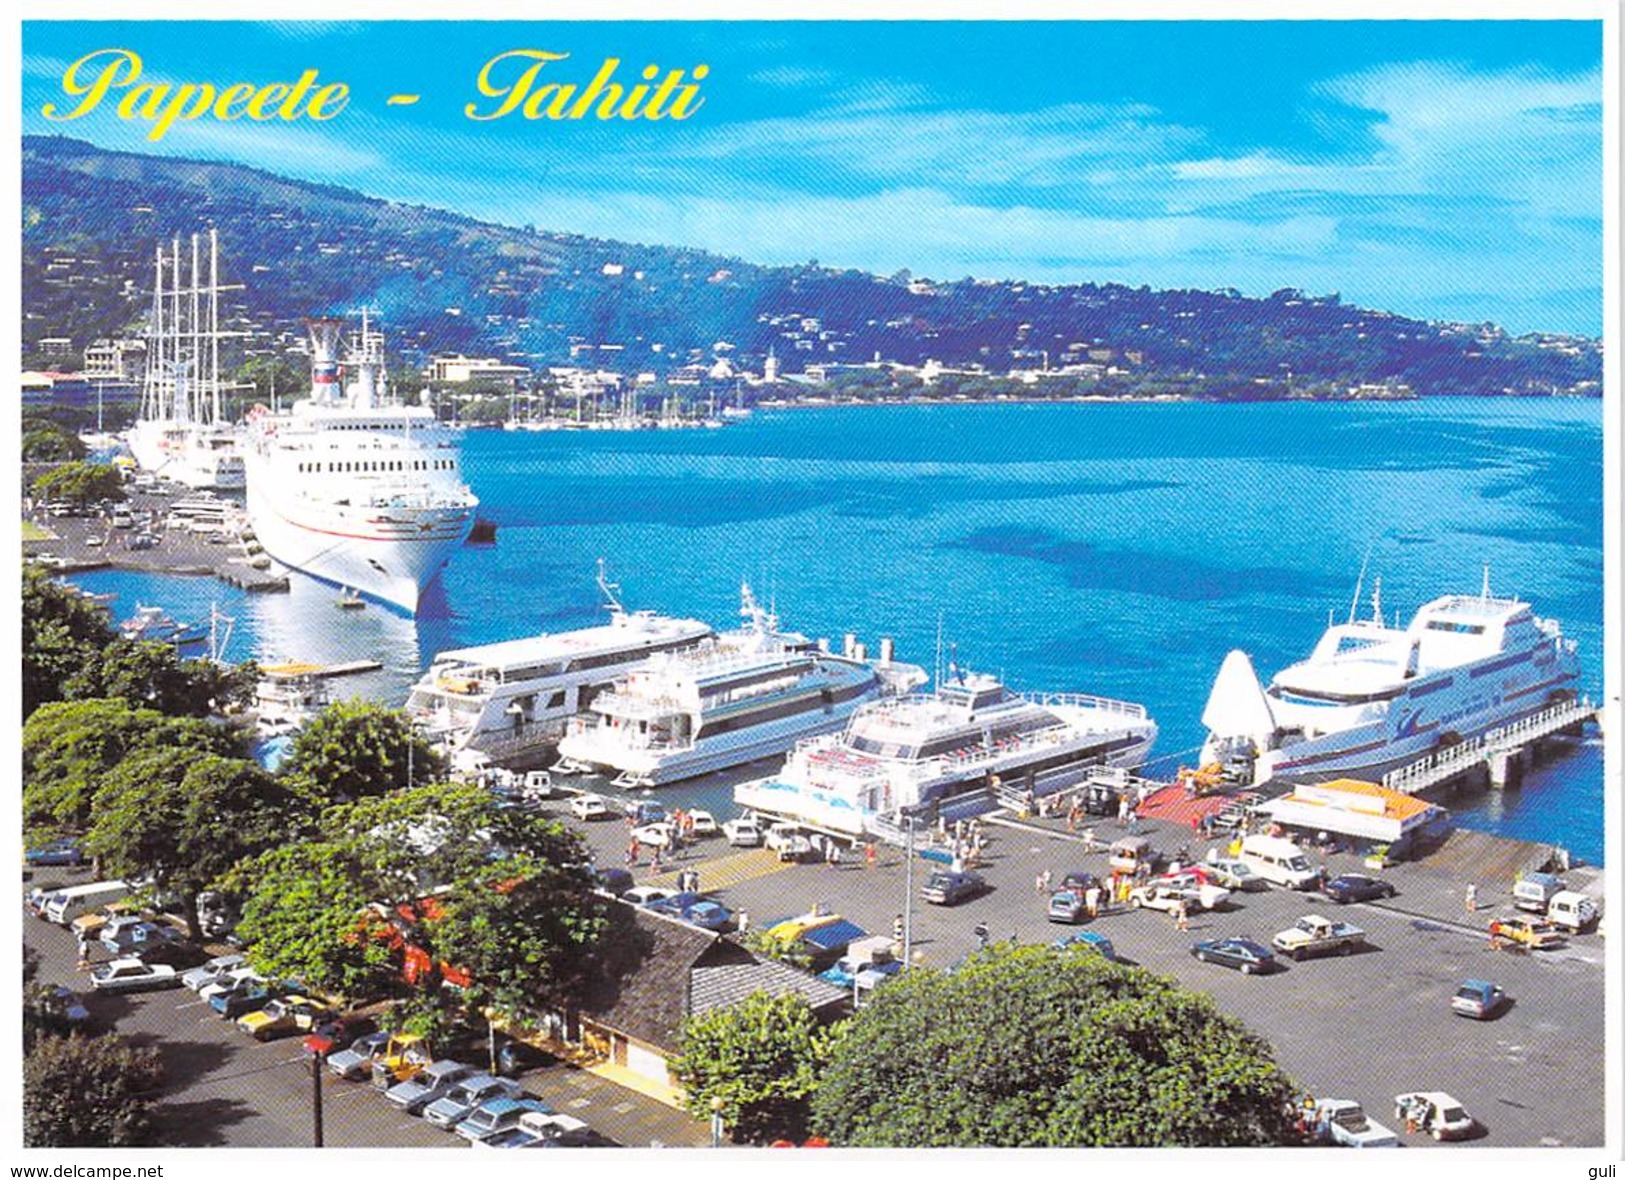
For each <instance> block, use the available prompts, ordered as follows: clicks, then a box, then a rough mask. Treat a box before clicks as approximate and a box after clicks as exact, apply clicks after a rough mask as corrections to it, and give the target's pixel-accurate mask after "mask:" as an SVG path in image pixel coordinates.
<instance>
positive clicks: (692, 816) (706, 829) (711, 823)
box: [688, 807, 722, 836]
mask: <svg viewBox="0 0 1625 1180" xmlns="http://www.w3.org/2000/svg"><path fill="white" fill-rule="evenodd" d="M688 819H689V831H691V832H692V833H693V834H694V835H696V836H716V835H720V834H721V832H722V829H721V828H719V827H717V817H716V816H714V815H712V814H711V813H710V812H709V811H701V810H700V809H699V808H697V807H696V808H695V809H694V810H692V811H690V812H689V813H688Z"/></svg>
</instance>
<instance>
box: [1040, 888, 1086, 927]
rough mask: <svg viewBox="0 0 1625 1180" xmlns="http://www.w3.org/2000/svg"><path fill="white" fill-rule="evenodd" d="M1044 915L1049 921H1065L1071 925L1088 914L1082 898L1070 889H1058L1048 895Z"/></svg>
mask: <svg viewBox="0 0 1625 1180" xmlns="http://www.w3.org/2000/svg"><path fill="white" fill-rule="evenodd" d="M1045 916H1046V917H1048V918H1049V920H1050V921H1051V922H1067V923H1071V924H1073V925H1076V924H1077V923H1079V922H1081V921H1083V920H1084V919H1085V918H1087V917H1088V916H1089V907H1088V906H1086V905H1084V904H1083V898H1082V897H1081V896H1080V895H1078V894H1076V893H1074V892H1072V890H1070V889H1058V890H1056V891H1055V892H1054V893H1052V894H1050V895H1049V906H1048V908H1047V909H1046V911H1045Z"/></svg>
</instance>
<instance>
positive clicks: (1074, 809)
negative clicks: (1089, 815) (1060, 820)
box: [1066, 795, 1083, 832]
mask: <svg viewBox="0 0 1625 1180" xmlns="http://www.w3.org/2000/svg"><path fill="white" fill-rule="evenodd" d="M1082 814H1083V808H1082V807H1080V806H1079V805H1078V797H1077V796H1076V795H1074V796H1072V806H1070V807H1068V808H1067V809H1066V830H1067V831H1069V832H1075V831H1077V830H1078V817H1079V816H1080V815H1082Z"/></svg>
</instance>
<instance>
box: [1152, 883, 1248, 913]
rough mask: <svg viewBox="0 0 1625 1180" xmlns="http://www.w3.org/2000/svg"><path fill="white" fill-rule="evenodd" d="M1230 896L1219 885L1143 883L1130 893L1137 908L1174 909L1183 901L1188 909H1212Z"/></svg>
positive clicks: (1227, 891) (1228, 892) (1226, 890)
mask: <svg viewBox="0 0 1625 1180" xmlns="http://www.w3.org/2000/svg"><path fill="white" fill-rule="evenodd" d="M1229 897H1230V891H1229V890H1228V889H1223V888H1221V887H1219V886H1217V885H1159V884H1151V885H1142V886H1140V887H1139V888H1138V889H1135V890H1133V891H1132V892H1130V893H1129V895H1128V900H1129V904H1130V905H1132V906H1133V907H1134V908H1135V909H1142V908H1143V909H1150V910H1164V911H1172V910H1173V908H1174V907H1175V906H1176V905H1178V904H1179V903H1180V902H1181V901H1183V902H1184V903H1185V908H1186V909H1187V910H1191V911H1195V910H1211V909H1213V908H1214V907H1215V906H1217V905H1220V904H1222V903H1223V902H1224V901H1226V900H1228V899H1229Z"/></svg>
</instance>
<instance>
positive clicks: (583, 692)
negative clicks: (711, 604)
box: [406, 567, 713, 766]
mask: <svg viewBox="0 0 1625 1180" xmlns="http://www.w3.org/2000/svg"><path fill="white" fill-rule="evenodd" d="M598 584H599V587H600V588H601V589H602V590H603V592H604V595H605V598H606V599H607V606H608V609H609V612H610V618H609V622H607V623H605V624H602V625H601V626H597V627H584V628H582V629H580V630H577V631H563V632H560V633H558V634H556V635H549V634H542V635H533V636H530V637H528V638H525V639H510V640H507V641H505V642H502V643H489V644H485V645H483V646H481V647H464V648H457V649H455V650H452V651H443V652H441V653H439V654H438V655H436V656H435V657H434V660H433V662H432V663H431V664H430V666H429V670H428V671H427V672H425V673H424V674H423V676H422V678H421V679H420V680H418V682H417V683H416V684H414V685H413V686H412V691H411V693H410V694H409V695H408V697H407V701H406V711H407V713H408V714H409V715H410V716H411V717H412V718H413V719H414V720H415V721H416V722H417V723H418V724H419V726H420V727H421V729H422V731H423V732H424V733H425V734H426V735H427V736H428V737H429V738H430V740H432V741H434V742H436V743H437V744H439V745H440V746H442V747H443V748H444V749H445V750H446V752H447V753H448V754H449V755H451V757H452V759H453V762H454V764H459V765H462V764H467V765H470V766H473V765H478V764H479V763H481V762H483V761H491V762H499V763H502V764H503V765H512V764H521V765H523V764H526V763H530V764H539V763H540V761H541V760H542V759H543V756H544V754H547V753H549V752H550V751H551V749H552V748H553V747H554V746H556V745H557V743H558V740H559V738H560V737H561V736H563V734H564V725H565V721H566V720H567V719H568V718H570V717H573V716H575V715H576V714H577V713H580V712H583V711H584V710H586V709H587V708H589V707H590V706H591V705H592V702H593V699H594V698H595V697H596V696H597V695H598V694H599V693H601V692H604V691H606V690H607V689H608V688H609V687H610V686H611V685H612V684H614V682H615V681H616V680H617V679H619V678H620V677H622V676H624V675H625V674H626V672H627V670H628V669H630V668H631V667H633V666H634V665H637V664H639V663H642V662H643V661H644V660H646V659H648V658H649V657H650V656H652V655H656V654H658V653H661V652H669V651H675V650H678V649H681V648H686V647H693V646H694V645H695V644H697V643H699V642H701V641H702V640H705V639H707V638H709V637H710V636H711V635H712V634H713V632H712V630H711V628H710V627H708V626H707V625H706V624H704V623H702V622H700V621H699V620H697V619H676V618H669V617H667V616H664V615H657V614H654V613H652V612H650V611H630V612H629V611H627V610H626V609H625V608H623V607H622V606H621V604H620V601H619V600H618V599H617V598H616V597H615V589H616V588H615V587H614V586H613V585H611V584H610V583H609V582H607V581H605V580H604V576H603V570H602V567H600V569H599V576H598Z"/></svg>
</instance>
